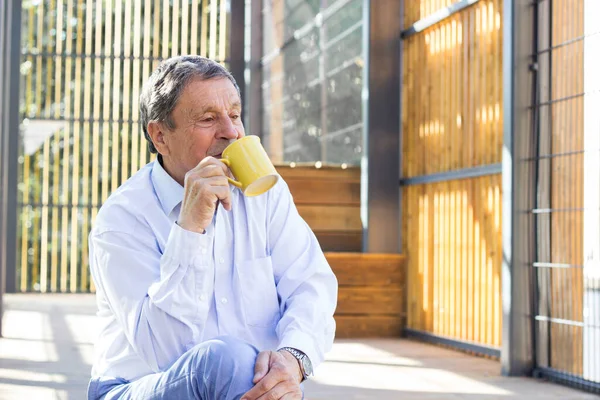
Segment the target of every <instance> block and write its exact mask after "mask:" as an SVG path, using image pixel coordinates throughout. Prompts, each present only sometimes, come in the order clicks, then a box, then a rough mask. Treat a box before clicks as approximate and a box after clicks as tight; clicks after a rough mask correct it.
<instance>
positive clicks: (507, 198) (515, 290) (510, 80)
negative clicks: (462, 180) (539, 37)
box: [500, 0, 534, 375]
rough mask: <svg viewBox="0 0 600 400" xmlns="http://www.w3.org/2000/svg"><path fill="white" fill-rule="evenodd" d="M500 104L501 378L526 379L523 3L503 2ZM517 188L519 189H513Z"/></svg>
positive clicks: (526, 41) (528, 19) (527, 17)
mask: <svg viewBox="0 0 600 400" xmlns="http://www.w3.org/2000/svg"><path fill="white" fill-rule="evenodd" d="M503 12H504V15H503V99H504V100H503V101H504V107H503V108H504V129H503V138H504V147H503V151H502V193H503V205H502V208H503V216H502V243H503V245H502V246H503V251H502V252H503V263H502V309H503V317H502V348H501V357H500V361H501V368H502V374H503V375H524V374H529V373H530V372H531V370H532V368H533V359H532V348H531V335H532V332H531V327H530V325H529V323H530V320H529V318H530V317H529V315H530V312H531V310H530V301H529V296H528V293H529V290H530V285H529V281H530V276H529V269H528V268H525V267H523V266H524V265H528V264H527V263H528V262H531V261H532V260H531V245H530V236H531V230H530V219H531V216H530V215H526V214H525V213H522V212H519V211H520V210H527V209H531V190H530V188H529V187H530V186H531V181H530V179H531V172H530V168H529V164H528V163H527V162H522V161H520V160H521V159H523V158H525V156H526V154H527V153H528V152H529V151H530V149H529V148H528V146H527V138H526V137H523V136H526V135H523V134H521V135H515V132H521V133H522V132H530V129H529V123H528V119H529V118H530V117H529V115H528V111H527V110H528V107H529V106H530V105H531V94H530V93H528V88H530V87H531V76H530V74H529V63H528V61H527V60H529V57H530V55H531V54H532V50H531V48H532V45H533V32H532V21H533V20H532V18H533V17H534V16H533V10H532V8H531V6H530V5H529V4H526V2H514V1H512V0H504V2H503ZM513 188H519V190H513Z"/></svg>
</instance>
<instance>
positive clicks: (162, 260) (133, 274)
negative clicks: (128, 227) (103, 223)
mask: <svg viewBox="0 0 600 400" xmlns="http://www.w3.org/2000/svg"><path fill="white" fill-rule="evenodd" d="M153 240H154V238H153V237H152V236H150V235H149V234H146V235H143V234H140V233H139V232H138V233H137V234H135V233H132V234H130V233H124V232H115V231H101V230H99V231H94V232H92V234H91V235H90V270H91V272H92V275H93V277H94V281H95V283H96V286H97V290H98V292H99V295H100V296H103V297H104V298H105V299H106V301H107V302H108V304H109V306H110V309H111V311H112V312H113V314H114V316H115V318H116V319H117V321H118V322H119V324H120V325H121V327H122V328H123V330H124V332H125V335H126V336H127V339H128V341H129V343H130V344H131V345H132V347H133V348H134V350H135V351H136V353H137V354H138V355H139V356H140V357H141V358H142V359H143V360H144V361H145V362H146V363H147V364H148V366H149V367H150V368H151V369H152V370H153V371H156V372H158V371H161V370H164V369H165V368H167V367H168V366H170V365H171V364H172V363H173V362H174V361H175V360H176V359H177V357H179V356H180V355H181V354H183V353H184V352H185V351H186V350H187V349H188V348H189V347H190V346H191V345H193V342H194V339H195V338H198V337H200V336H201V334H202V329H203V326H204V323H205V322H206V319H207V316H208V310H209V302H208V299H210V293H212V291H213V287H212V286H213V279H212V275H211V273H210V269H209V268H208V266H209V265H210V259H209V254H210V252H208V251H204V252H203V251H202V249H208V248H212V237H210V236H207V235H200V234H198V233H194V232H188V231H186V230H184V229H183V228H181V227H179V226H178V225H176V224H175V225H174V226H173V228H172V229H171V232H170V235H169V239H168V241H167V244H166V247H165V251H164V254H162V255H161V254H160V252H159V251H158V249H157V248H156V245H153V243H152V241H153ZM202 294H205V296H202ZM202 299H204V300H202Z"/></svg>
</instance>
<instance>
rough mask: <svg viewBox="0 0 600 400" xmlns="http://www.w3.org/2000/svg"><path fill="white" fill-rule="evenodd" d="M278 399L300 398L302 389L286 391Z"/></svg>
mask: <svg viewBox="0 0 600 400" xmlns="http://www.w3.org/2000/svg"><path fill="white" fill-rule="evenodd" d="M279 400H302V390H300V389H298V390H297V391H294V392H290V393H286V394H284V395H283V396H282V397H281V398H280V399H279Z"/></svg>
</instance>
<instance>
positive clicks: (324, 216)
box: [297, 205, 362, 231]
mask: <svg viewBox="0 0 600 400" xmlns="http://www.w3.org/2000/svg"><path fill="white" fill-rule="evenodd" d="M297 208H298V212H299V213H300V216H302V218H304V220H305V221H306V223H307V224H308V225H309V226H310V227H311V228H312V229H314V230H320V231H327V230H333V231H341V230H348V231H361V230H362V223H361V221H360V212H359V210H360V208H359V207H356V206H321V205H317V206H298V207H297Z"/></svg>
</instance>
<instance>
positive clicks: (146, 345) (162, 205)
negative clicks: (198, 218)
mask: <svg viewBox="0 0 600 400" xmlns="http://www.w3.org/2000/svg"><path fill="white" fill-rule="evenodd" d="M183 193H184V192H183V187H182V186H181V185H180V184H178V183H177V182H176V181H175V180H174V179H173V178H171V176H169V175H168V174H167V173H166V171H165V170H164V169H163V168H162V167H161V165H160V163H159V162H157V161H155V162H152V163H150V164H148V165H146V166H145V167H144V168H142V169H141V170H140V171H139V172H138V173H136V174H135V175H134V176H133V177H132V178H131V179H129V180H128V181H127V182H125V183H124V184H123V185H122V186H121V187H120V188H119V189H118V190H117V191H116V192H115V193H114V194H113V195H111V196H110V198H109V199H108V200H107V201H106V202H105V204H104V205H103V206H102V208H101V209H100V212H99V213H98V216H97V218H96V221H95V224H94V228H93V229H92V232H91V233H90V237H89V250H90V253H89V254H90V270H91V273H92V276H93V278H94V282H95V284H96V289H97V291H96V297H97V303H98V316H99V317H100V318H101V320H102V323H103V324H102V330H101V332H100V336H99V339H98V341H97V343H96V348H95V350H96V351H95V353H96V354H95V362H94V366H93V368H92V376H94V377H96V376H109V377H120V378H124V379H127V380H135V379H137V378H139V377H141V376H144V375H147V374H150V373H153V372H158V371H164V370H165V369H167V368H168V367H169V366H170V365H171V364H173V362H175V361H176V360H177V358H178V357H180V356H181V355H182V354H183V353H184V352H186V351H187V350H189V349H190V348H192V347H193V346H194V345H196V344H198V343H201V342H203V341H206V340H209V339H211V338H214V337H216V336H220V335H231V336H235V337H237V338H240V339H243V340H245V341H247V342H249V343H251V344H253V345H254V346H256V347H257V348H258V349H259V350H276V349H278V348H281V347H285V346H289V347H294V348H297V349H298V350H301V351H303V352H304V353H305V354H307V355H308V357H309V358H310V360H311V361H312V363H313V366H315V367H316V366H318V365H319V363H321V362H322V361H323V358H324V355H325V353H326V352H327V351H329V349H330V348H331V345H332V342H333V337H334V333H335V322H334V320H333V313H334V310H335V306H336V302H337V280H336V278H335V276H334V274H333V272H332V271H331V268H330V267H329V265H328V263H327V261H326V259H325V257H324V255H323V252H322V251H321V248H320V246H319V243H318V242H317V240H316V238H315V236H314V234H313V233H312V231H311V230H310V228H309V227H308V225H307V224H306V223H305V222H304V220H303V219H302V218H301V217H300V215H299V214H298V211H297V210H296V207H295V206H294V203H293V201H292V196H291V194H290V192H289V189H288V187H287V185H286V184H285V182H284V181H283V179H279V182H278V183H277V185H276V186H275V187H273V188H272V189H271V190H269V191H268V192H267V193H265V194H263V195H260V196H257V197H246V196H244V195H243V194H242V193H241V192H240V191H239V190H238V189H235V188H232V198H231V200H232V211H227V210H225V209H224V208H223V207H222V206H219V207H218V208H217V211H216V213H215V217H214V219H213V221H212V223H211V225H210V226H209V227H207V229H206V232H205V233H204V234H198V233H194V232H190V231H186V230H184V229H183V228H181V227H180V226H179V225H177V224H176V223H175V222H176V221H177V218H178V217H179V212H180V209H181V201H182V199H183Z"/></svg>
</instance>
